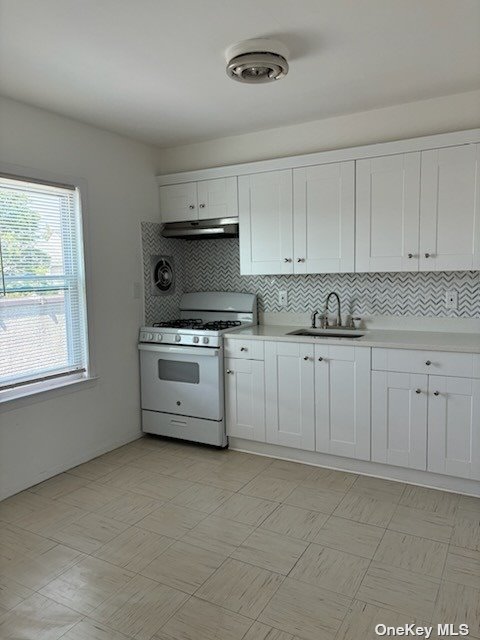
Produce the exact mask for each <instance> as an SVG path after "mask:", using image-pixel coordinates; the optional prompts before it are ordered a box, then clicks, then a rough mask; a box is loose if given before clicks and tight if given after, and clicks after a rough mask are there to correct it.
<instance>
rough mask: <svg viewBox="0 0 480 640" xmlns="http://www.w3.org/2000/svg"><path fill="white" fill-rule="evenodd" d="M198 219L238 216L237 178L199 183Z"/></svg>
mask: <svg viewBox="0 0 480 640" xmlns="http://www.w3.org/2000/svg"><path fill="white" fill-rule="evenodd" d="M197 195H198V219H199V220H208V219H210V218H232V217H236V216H238V194H237V178H235V177H233V178H217V179H216V180H202V181H201V182H197Z"/></svg>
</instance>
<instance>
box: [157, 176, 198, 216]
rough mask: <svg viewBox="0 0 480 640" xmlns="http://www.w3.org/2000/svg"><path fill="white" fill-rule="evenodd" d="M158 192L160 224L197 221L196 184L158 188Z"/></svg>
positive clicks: (187, 183) (188, 183) (189, 183)
mask: <svg viewBox="0 0 480 640" xmlns="http://www.w3.org/2000/svg"><path fill="white" fill-rule="evenodd" d="M159 192H160V216H161V220H162V222H182V221H184V220H198V208H197V183H196V182H186V183H184V184H171V185H167V186H165V187H159Z"/></svg>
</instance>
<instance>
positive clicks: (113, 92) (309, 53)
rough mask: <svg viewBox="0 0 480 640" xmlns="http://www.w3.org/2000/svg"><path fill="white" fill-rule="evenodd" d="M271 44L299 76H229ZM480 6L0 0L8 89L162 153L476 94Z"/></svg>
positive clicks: (1, 81)
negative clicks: (231, 49) (251, 48)
mask: <svg viewBox="0 0 480 640" xmlns="http://www.w3.org/2000/svg"><path fill="white" fill-rule="evenodd" d="M260 36H273V37H276V38H278V39H280V40H282V41H283V42H284V43H285V44H286V45H287V46H288V48H289V49H290V51H291V56H290V73H289V75H288V76H287V77H286V78H285V79H284V80H281V81H279V82H278V83H276V84H273V85H243V84H239V83H236V82H233V81H232V80H229V79H228V78H227V77H226V75H225V60H224V55H223V54H224V50H225V48H226V47H227V46H228V45H230V44H232V43H234V42H237V41H239V40H243V39H247V38H253V37H260ZM479 65H480V2H479V0H0V90H1V93H3V94H4V95H7V96H9V97H12V98H15V99H17V100H21V101H24V102H27V103H31V104H34V105H37V106H40V107H44V108H46V109H50V110H52V111H55V112H58V113H61V114H65V115H68V116H71V117H74V118H77V119H79V120H82V121H85V122H88V123H91V124H94V125H97V126H100V127H103V128H106V129H110V130H112V131H117V132H119V133H122V134H126V135H129V136H131V137H134V138H138V139H140V140H143V141H146V142H149V143H154V144H158V145H162V146H169V145H176V144H183V143H187V142H192V141H196V140H205V139H208V138H215V137H221V136H225V135H231V134H235V133H245V132H249V131H255V130H261V129H266V128H270V127H276V126H281V125H287V124H294V123H298V122H305V121H309V120H316V119H319V118H325V117H329V116H334V115H341V114H345V113H353V112H356V111H363V110H367V109H372V108H377V107H382V106H388V105H391V104H399V103H404V102H411V101H415V100H421V99H424V98H430V97H435V96H441V95H448V94H453V93H460V92H463V91H470V90H473V89H477V88H479V87H480V69H479Z"/></svg>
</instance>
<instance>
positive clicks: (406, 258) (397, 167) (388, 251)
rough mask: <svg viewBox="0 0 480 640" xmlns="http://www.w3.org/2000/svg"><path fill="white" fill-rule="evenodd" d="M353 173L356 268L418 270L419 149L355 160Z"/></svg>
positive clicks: (362, 269)
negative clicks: (355, 204) (354, 184)
mask: <svg viewBox="0 0 480 640" xmlns="http://www.w3.org/2000/svg"><path fill="white" fill-rule="evenodd" d="M356 176H357V180H356V193H357V195H356V199H357V220H356V259H355V269H356V271H358V272H361V271H418V247H419V244H418V242H419V232H418V225H419V207H420V154H419V153H416V152H415V153H405V154H400V155H393V156H385V157H380V158H370V159H364V160H358V161H357V167H356ZM410 256H411V257H410Z"/></svg>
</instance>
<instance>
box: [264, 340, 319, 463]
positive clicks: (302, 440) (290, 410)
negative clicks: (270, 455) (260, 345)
mask: <svg viewBox="0 0 480 640" xmlns="http://www.w3.org/2000/svg"><path fill="white" fill-rule="evenodd" d="M313 351H314V347H313V345H311V344H297V343H292V342H266V343H265V398H266V436H267V438H266V439H267V442H270V443H271V444H280V445H283V446H286V447H295V448H297V449H307V450H309V451H314V449H315V419H314V361H313Z"/></svg>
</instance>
